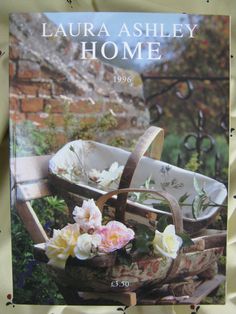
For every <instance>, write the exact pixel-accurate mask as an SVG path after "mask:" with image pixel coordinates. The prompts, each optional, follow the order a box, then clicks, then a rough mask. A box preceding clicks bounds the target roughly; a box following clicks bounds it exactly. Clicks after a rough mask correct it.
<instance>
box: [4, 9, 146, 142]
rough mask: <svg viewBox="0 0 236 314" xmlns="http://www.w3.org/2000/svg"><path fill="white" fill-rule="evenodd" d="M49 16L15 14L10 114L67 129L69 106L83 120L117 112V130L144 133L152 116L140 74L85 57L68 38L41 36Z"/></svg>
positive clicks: (42, 125) (39, 124) (127, 133)
mask: <svg viewBox="0 0 236 314" xmlns="http://www.w3.org/2000/svg"><path fill="white" fill-rule="evenodd" d="M45 20H46V17H45V16H43V15H42V14H37V19H35V15H34V16H33V15H31V14H21V15H15V14H12V15H11V18H10V21H11V24H10V52H9V57H10V58H9V59H10V64H9V76H10V118H11V119H12V120H13V121H14V122H15V123H21V122H23V121H25V120H30V121H32V122H33V123H35V125H37V127H39V128H47V127H48V123H47V122H48V119H49V118H50V119H51V121H53V123H55V127H56V128H57V129H58V133H60V132H61V133H63V125H64V123H65V105H66V106H67V110H68V112H69V113H71V114H72V115H73V117H74V118H75V119H78V123H81V122H84V121H87V122H93V121H94V122H95V121H97V119H98V118H99V117H102V116H103V115H104V114H105V113H107V112H112V113H113V114H114V115H115V117H116V119H117V121H118V125H117V127H116V128H115V129H114V130H113V131H112V134H114V135H116V136H118V135H123V136H130V137H133V136H134V137H137V136H139V135H140V134H142V133H143V130H144V129H146V127H147V125H148V123H149V114H148V110H147V109H146V108H145V105H144V101H143V97H142V85H141V84H140V79H139V76H138V74H136V73H131V72H127V71H125V70H122V69H119V68H116V67H113V66H111V65H107V64H103V63H102V62H100V61H99V60H80V58H79V54H80V51H79V50H78V46H76V44H75V43H73V42H71V41H70V40H69V39H68V38H57V39H53V40H50V39H48V38H43V37H41V36H40V31H39V29H38V27H39V25H41V23H42V22H43V21H45ZM47 22H48V21H47ZM52 27H54V26H53V25H52ZM114 75H125V76H127V75H129V76H130V75H131V77H132V79H133V83H132V86H129V85H127V84H117V83H113V82H112V81H113V77H114ZM59 138H61V136H59Z"/></svg>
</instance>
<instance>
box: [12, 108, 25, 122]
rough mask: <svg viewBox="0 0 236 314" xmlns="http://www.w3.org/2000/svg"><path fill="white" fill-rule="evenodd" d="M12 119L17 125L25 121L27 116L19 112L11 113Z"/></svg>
mask: <svg viewBox="0 0 236 314" xmlns="http://www.w3.org/2000/svg"><path fill="white" fill-rule="evenodd" d="M10 119H11V120H12V121H14V122H16V123H18V122H22V121H24V120H25V114H24V113H20V112H17V111H10Z"/></svg>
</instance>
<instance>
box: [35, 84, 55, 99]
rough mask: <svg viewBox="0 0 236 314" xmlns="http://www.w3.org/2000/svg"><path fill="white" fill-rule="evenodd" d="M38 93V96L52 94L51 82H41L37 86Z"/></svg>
mask: <svg viewBox="0 0 236 314" xmlns="http://www.w3.org/2000/svg"><path fill="white" fill-rule="evenodd" d="M38 95H40V96H44V95H46V96H51V95H52V85H51V83H42V84H39V87H38Z"/></svg>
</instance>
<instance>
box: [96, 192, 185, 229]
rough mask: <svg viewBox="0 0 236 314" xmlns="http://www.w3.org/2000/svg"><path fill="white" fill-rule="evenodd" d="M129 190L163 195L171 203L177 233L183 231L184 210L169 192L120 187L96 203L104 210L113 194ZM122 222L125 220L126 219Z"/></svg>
mask: <svg viewBox="0 0 236 314" xmlns="http://www.w3.org/2000/svg"><path fill="white" fill-rule="evenodd" d="M129 192H145V193H146V192H148V193H152V194H157V195H158V196H161V197H162V198H163V199H165V200H166V201H167V202H168V203H169V205H170V209H171V213H172V219H173V223H174V225H175V230H176V232H177V233H182V232H183V215H182V211H181V209H180V207H179V204H178V202H177V201H176V199H175V198H174V197H173V196H172V195H171V194H169V193H167V192H165V191H162V192H159V191H155V190H146V189H135V188H134V189H133V188H128V189H118V190H114V191H111V192H108V193H106V194H104V195H102V196H100V197H99V199H98V200H97V201H96V205H97V206H98V207H99V209H100V210H101V211H102V210H103V207H104V205H105V203H106V202H107V200H108V199H109V198H111V197H112V196H113V195H121V194H122V193H125V194H126V195H128V193H129ZM117 199H118V198H117ZM117 210H118V209H116V211H117ZM122 222H124V220H123V221H122Z"/></svg>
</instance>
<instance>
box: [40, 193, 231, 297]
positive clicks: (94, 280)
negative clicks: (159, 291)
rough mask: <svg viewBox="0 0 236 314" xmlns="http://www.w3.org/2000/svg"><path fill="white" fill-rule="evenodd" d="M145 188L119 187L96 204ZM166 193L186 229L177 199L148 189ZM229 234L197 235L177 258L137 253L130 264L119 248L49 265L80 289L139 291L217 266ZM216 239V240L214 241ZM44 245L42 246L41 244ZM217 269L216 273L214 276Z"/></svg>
mask: <svg viewBox="0 0 236 314" xmlns="http://www.w3.org/2000/svg"><path fill="white" fill-rule="evenodd" d="M134 191H135V192H143V191H144V190H143V189H119V190H116V191H112V192H109V193H107V194H105V195H103V196H101V197H100V198H99V199H98V200H97V202H96V204H97V206H98V207H99V208H100V210H101V211H103V208H104V206H105V204H106V202H107V200H108V199H110V198H111V197H113V196H114V195H117V194H119V195H120V194H127V193H129V192H134ZM148 192H150V193H154V194H157V195H158V196H160V197H163V198H164V199H165V200H166V201H167V202H168V203H169V205H170V208H171V213H172V217H173V223H174V225H175V229H176V232H177V233H182V232H183V220H182V211H181V209H180V207H179V205H178V203H177V202H176V200H175V199H174V198H173V197H172V196H171V195H170V194H169V193H166V192H156V191H153V190H148ZM225 237H226V234H225V233H223V234H221V235H219V234H213V235H211V236H205V237H204V236H202V237H200V238H196V239H194V244H193V245H192V246H190V247H188V249H187V250H186V249H181V250H180V251H179V253H178V256H177V258H176V259H174V260H173V259H171V258H166V257H155V256H145V257H142V258H140V257H139V258H137V257H133V260H132V263H131V265H130V266H127V265H122V264H120V263H119V262H117V259H116V252H113V253H110V254H106V255H103V256H96V257H94V258H92V259H90V260H85V261H80V260H78V259H77V258H69V259H68V260H67V263H66V267H65V269H63V270H62V269H59V268H56V267H55V266H50V265H47V266H48V268H49V270H50V273H52V274H53V275H54V278H55V281H56V282H58V283H59V284H60V285H64V286H66V287H71V288H76V289H78V290H79V291H90V292H91V291H99V292H125V291H135V290H137V289H138V288H142V287H144V286H145V285H149V284H155V285H156V284H157V285H163V284H166V283H169V282H172V281H173V280H174V281H176V280H178V279H179V280H182V279H183V278H185V277H189V276H195V275H201V273H204V272H205V271H206V270H210V269H211V268H212V265H213V266H214V265H215V263H216V262H217V260H218V258H219V257H220V256H221V255H222V254H223V251H224V241H225ZM212 240H213V241H212ZM37 249H38V250H39V249H40V246H37ZM214 275H215V273H214V274H213V275H212V276H214Z"/></svg>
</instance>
